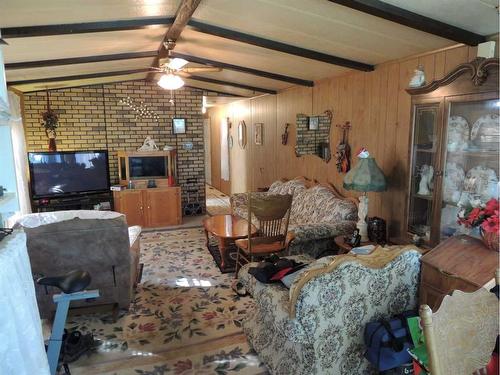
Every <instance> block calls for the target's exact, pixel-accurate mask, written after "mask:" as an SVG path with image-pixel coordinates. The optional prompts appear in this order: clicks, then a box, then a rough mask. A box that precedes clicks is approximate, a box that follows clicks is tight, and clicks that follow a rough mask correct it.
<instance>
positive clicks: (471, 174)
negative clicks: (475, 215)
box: [464, 165, 498, 202]
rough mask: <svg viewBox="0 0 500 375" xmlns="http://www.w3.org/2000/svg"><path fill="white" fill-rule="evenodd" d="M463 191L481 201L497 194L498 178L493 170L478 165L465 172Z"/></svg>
mask: <svg viewBox="0 0 500 375" xmlns="http://www.w3.org/2000/svg"><path fill="white" fill-rule="evenodd" d="M464 190H465V191H468V192H469V193H471V194H473V195H477V196H479V197H480V199H481V201H483V202H486V201H487V200H488V199H490V198H492V197H495V196H496V195H497V194H498V178H497V175H496V173H495V171H494V170H493V169H490V168H486V167H483V166H482V165H479V166H477V167H474V168H472V169H471V170H469V171H468V172H467V175H466V176H465V181H464Z"/></svg>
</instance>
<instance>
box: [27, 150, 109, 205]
mask: <svg viewBox="0 0 500 375" xmlns="http://www.w3.org/2000/svg"><path fill="white" fill-rule="evenodd" d="M28 163H29V169H30V186H31V195H32V197H33V199H39V198H50V197H59V196H70V195H79V194H88V193H100V192H104V191H108V190H109V169H108V152H107V151H105V150H96V151H61V152H29V153H28Z"/></svg>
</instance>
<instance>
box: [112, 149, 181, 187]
mask: <svg viewBox="0 0 500 375" xmlns="http://www.w3.org/2000/svg"><path fill="white" fill-rule="evenodd" d="M175 157H176V152H175V150H170V151H118V177H119V180H120V184H122V185H127V183H128V182H129V181H134V185H135V186H141V182H143V181H148V180H155V181H156V180H157V181H156V182H158V183H159V184H160V185H163V183H164V181H163V180H165V181H166V180H167V179H169V178H170V177H174V176H175V173H176V171H175Z"/></svg>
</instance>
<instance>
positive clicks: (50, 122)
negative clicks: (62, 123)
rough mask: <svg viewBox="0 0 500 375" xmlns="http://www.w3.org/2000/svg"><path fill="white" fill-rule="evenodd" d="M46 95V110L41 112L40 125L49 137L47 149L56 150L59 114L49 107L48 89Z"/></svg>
mask: <svg viewBox="0 0 500 375" xmlns="http://www.w3.org/2000/svg"><path fill="white" fill-rule="evenodd" d="M46 96H47V110H46V111H45V112H43V113H42V119H43V122H42V126H43V127H44V128H45V134H46V135H47V138H48V139H49V151H57V144H56V129H57V126H58V125H59V124H58V122H59V116H58V115H57V113H56V112H55V111H53V110H52V109H51V108H50V95H49V90H47V91H46Z"/></svg>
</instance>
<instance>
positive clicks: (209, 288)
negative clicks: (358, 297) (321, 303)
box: [67, 228, 267, 375]
mask: <svg viewBox="0 0 500 375" xmlns="http://www.w3.org/2000/svg"><path fill="white" fill-rule="evenodd" d="M141 262H143V263H144V271H143V278H142V283H141V284H140V285H139V286H138V288H137V293H136V297H135V299H134V301H133V303H132V305H131V307H130V310H129V311H128V312H123V313H122V315H121V317H120V318H119V319H118V321H117V322H116V323H113V322H112V320H111V314H107V315H106V314H104V315H103V314H94V315H87V316H75V317H72V318H70V320H69V321H68V323H67V328H69V329H79V330H81V331H83V332H88V331H92V332H93V333H94V335H95V337H96V338H98V339H100V340H102V344H101V346H100V347H99V349H98V350H97V352H96V353H93V354H91V355H90V356H84V357H82V358H80V359H79V360H78V361H77V362H75V363H73V364H71V366H70V368H71V372H72V374H74V375H78V374H85V375H90V374H108V375H111V374H143V375H162V374H178V375H188V374H193V375H194V374H219V375H222V374H232V373H238V374H266V373H267V371H266V368H265V366H263V365H262V364H261V363H260V361H259V359H258V357H257V356H256V355H255V353H253V352H252V351H251V350H250V349H249V346H248V343H247V341H246V338H245V336H244V334H243V333H242V329H241V324H242V320H243V318H244V316H245V315H246V314H247V313H248V311H249V310H251V309H252V300H251V299H250V298H249V297H243V298H242V297H238V296H237V295H236V294H234V292H233V291H232V290H231V288H230V283H231V277H232V274H221V273H220V271H219V270H218V268H217V266H216V265H215V263H214V261H213V259H212V256H211V255H210V254H209V253H208V251H207V249H206V248H205V239H204V234H203V231H202V229H201V228H192V229H180V230H174V231H158V232H147V233H143V234H142V235H141Z"/></svg>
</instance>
